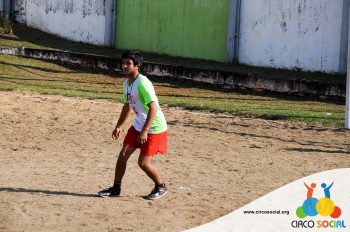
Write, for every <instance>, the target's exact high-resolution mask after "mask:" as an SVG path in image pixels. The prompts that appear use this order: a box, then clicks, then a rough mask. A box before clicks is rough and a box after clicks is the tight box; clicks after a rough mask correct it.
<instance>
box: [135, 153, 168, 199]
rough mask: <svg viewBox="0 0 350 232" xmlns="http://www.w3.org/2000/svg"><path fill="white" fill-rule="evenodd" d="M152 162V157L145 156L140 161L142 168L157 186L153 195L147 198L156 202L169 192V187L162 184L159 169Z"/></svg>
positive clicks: (152, 192) (140, 157)
mask: <svg viewBox="0 0 350 232" xmlns="http://www.w3.org/2000/svg"><path fill="white" fill-rule="evenodd" d="M151 160H152V156H145V155H140V156H139V160H138V163H139V166H140V168H141V169H142V170H143V171H144V172H145V173H146V174H147V175H148V176H149V177H150V178H151V179H152V180H153V181H154V184H155V187H154V188H153V190H152V191H151V193H150V194H148V195H147V196H146V197H145V199H147V200H155V199H158V198H161V197H163V196H164V195H165V194H167V192H168V189H167V187H166V186H165V184H164V183H162V179H161V178H160V175H159V173H158V171H157V169H156V168H155V167H154V166H153V164H152V163H151Z"/></svg>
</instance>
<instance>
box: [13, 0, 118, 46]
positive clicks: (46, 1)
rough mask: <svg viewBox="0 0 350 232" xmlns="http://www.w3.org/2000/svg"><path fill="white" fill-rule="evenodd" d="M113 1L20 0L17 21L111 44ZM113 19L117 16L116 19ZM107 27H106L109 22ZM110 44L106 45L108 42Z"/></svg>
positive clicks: (88, 41)
mask: <svg viewBox="0 0 350 232" xmlns="http://www.w3.org/2000/svg"><path fill="white" fill-rule="evenodd" d="M113 2H114V1H113V0H63V1H62V0H17V2H16V10H17V11H18V14H17V18H16V19H17V20H18V21H19V22H22V23H25V24H26V25H27V26H29V27H34V28H38V29H40V30H43V31H46V32H48V33H52V34H56V35H58V36H61V37H64V38H67V39H70V40H73V41H79V42H85V43H91V44H97V45H109V44H108V43H109V41H110V39H108V38H106V36H107V37H108V36H111V35H110V33H108V31H107V32H106V30H112V29H113V27H114V25H113V27H112V26H110V25H109V24H110V20H112V19H110V18H108V19H107V18H106V17H105V16H106V15H108V17H113V16H114V12H113V13H110V12H107V14H106V11H108V10H114V9H112V8H111V5H112V3H113ZM113 20H114V18H113ZM107 24H108V26H107V27H106V25H107ZM106 43H107V44H106Z"/></svg>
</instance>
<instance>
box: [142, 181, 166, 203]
mask: <svg viewBox="0 0 350 232" xmlns="http://www.w3.org/2000/svg"><path fill="white" fill-rule="evenodd" d="M167 193H168V189H167V187H166V186H165V184H162V185H160V186H155V187H154V188H153V189H152V192H151V193H150V194H148V195H147V196H146V197H145V199H146V200H156V199H159V198H161V197H163V196H165V194H167Z"/></svg>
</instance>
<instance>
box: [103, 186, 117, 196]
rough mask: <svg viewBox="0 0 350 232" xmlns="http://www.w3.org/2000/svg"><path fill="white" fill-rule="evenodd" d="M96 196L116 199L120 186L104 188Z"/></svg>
mask: <svg viewBox="0 0 350 232" xmlns="http://www.w3.org/2000/svg"><path fill="white" fill-rule="evenodd" d="M98 195H100V197H118V196H119V195H120V186H119V187H118V186H113V187H110V188H106V189H104V190H102V191H99V192H98Z"/></svg>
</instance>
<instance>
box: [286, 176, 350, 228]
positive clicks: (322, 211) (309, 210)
mask: <svg viewBox="0 0 350 232" xmlns="http://www.w3.org/2000/svg"><path fill="white" fill-rule="evenodd" d="M333 184H334V182H332V183H331V184H326V183H322V184H321V188H322V189H323V192H324V197H322V198H319V199H317V198H315V197H313V193H314V189H315V188H316V184H315V183H311V184H310V186H309V185H307V184H306V183H305V182H304V185H305V187H306V189H307V194H306V200H305V201H304V202H303V205H301V206H299V207H298V208H297V210H296V215H297V216H298V217H299V218H300V219H303V218H306V217H307V216H309V217H315V216H317V215H320V216H323V217H330V218H331V219H330V220H318V221H316V222H315V221H313V220H304V221H303V220H294V221H293V222H292V224H291V225H292V227H294V228H313V227H314V226H315V225H317V228H328V227H330V228H346V225H345V222H344V220H334V219H337V218H339V217H340V215H341V214H342V211H341V209H340V207H339V206H337V205H336V204H335V203H334V201H333V200H332V199H331V190H330V189H331V188H332V186H333Z"/></svg>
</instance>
